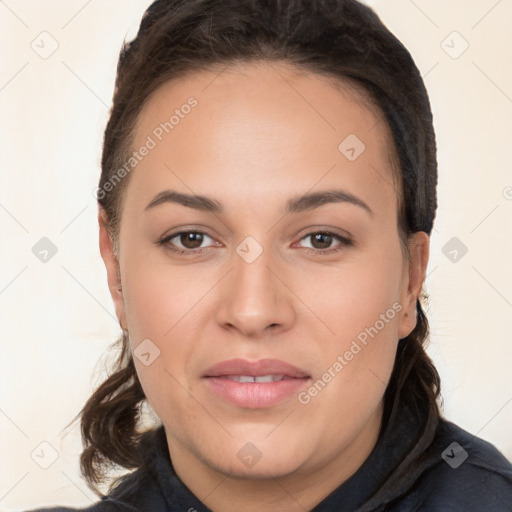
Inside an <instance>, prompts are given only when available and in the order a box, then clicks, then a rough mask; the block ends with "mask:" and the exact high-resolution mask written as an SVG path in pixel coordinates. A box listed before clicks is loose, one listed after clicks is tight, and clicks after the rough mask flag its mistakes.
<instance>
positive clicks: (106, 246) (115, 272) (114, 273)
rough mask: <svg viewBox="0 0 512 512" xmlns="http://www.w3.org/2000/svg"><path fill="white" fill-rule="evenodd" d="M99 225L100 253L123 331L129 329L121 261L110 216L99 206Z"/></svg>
mask: <svg viewBox="0 0 512 512" xmlns="http://www.w3.org/2000/svg"><path fill="white" fill-rule="evenodd" d="M98 224H99V228H100V239H99V242H100V253H101V258H102V259H103V263H105V268H106V269H107V279H108V288H109V290H110V295H111V296H112V300H113V301H114V307H115V310H116V316H117V319H118V321H119V325H120V326H121V329H127V322H126V315H125V310H124V301H123V292H122V288H121V272H120V267H119V261H118V259H117V257H116V255H115V254H114V245H113V240H112V237H111V236H110V232H109V229H108V215H107V212H106V211H105V209H104V208H102V207H101V206H99V209H98Z"/></svg>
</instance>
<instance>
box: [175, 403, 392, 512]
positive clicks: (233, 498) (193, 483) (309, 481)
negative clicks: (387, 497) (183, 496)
mask: <svg viewBox="0 0 512 512" xmlns="http://www.w3.org/2000/svg"><path fill="white" fill-rule="evenodd" d="M381 420H382V403H381V404H380V405H379V407H378V408H377V410H376V411H375V412H374V414H373V415H372V416H371V417H370V419H369V421H368V422H367V423H366V425H365V426H364V428H363V429H361V431H360V432H358V433H357V435H356V437H355V438H354V439H352V440H351V442H350V443H349V444H348V445H347V446H346V447H344V448H343V449H342V450H341V451H339V452H337V453H332V454H330V458H328V459H324V460H322V461H318V462H316V463H315V464H311V463H310V461H305V463H304V464H303V465H302V466H301V467H300V468H297V469H296V470H295V471H293V472H292V473H290V474H287V475H285V476H281V477H271V476H269V478H258V479H254V478H252V479H251V478H244V477H240V476H236V475H233V474H229V473H226V472H223V471H220V470H219V469H218V468H216V467H214V466H213V465H211V464H207V463H205V462H204V461H203V460H199V459H198V458H197V457H195V456H194V455H193V454H192V453H191V452H190V451H189V450H188V449H187V447H185V446H183V445H182V444H180V443H179V442H178V441H177V440H176V439H173V438H172V437H171V436H169V434H167V442H168V446H169V453H172V464H173V467H174V470H175V471H176V474H177V475H178V477H179V478H180V479H181V481H182V482H183V483H184V484H185V485H186V486H187V487H188V489H190V491H191V492H192V493H193V494H194V495H195V496H196V497H197V498H198V499H199V500H200V501H202V502H203V503H204V504H205V505H206V506H207V507H209V508H210V509H211V510H212V511H213V512H235V511H236V512H239V511H240V510H244V511H246V512H260V511H261V510H262V509H264V510H266V511H268V512H274V511H275V512H282V510H287V511H290V512H295V511H297V512H304V511H305V510H311V509H312V508H313V507H315V506H316V505H318V504H319V503H320V502H321V501H323V500H324V499H325V498H326V497H327V496H328V495H329V494H331V492H333V491H334V490H335V489H336V488H338V487H339V486H340V485H341V484H343V483H344V482H345V481H346V480H347V479H348V478H350V477H351V476H352V475H353V474H354V473H355V472H356V471H357V470H358V469H359V468H360V467H361V465H362V464H363V462H364V461H365V460H366V459H367V458H368V456H369V455H370V453H371V451H372V450H373V448H374V447H375V445H376V443H377V439H378V436H379V432H380V426H381Z"/></svg>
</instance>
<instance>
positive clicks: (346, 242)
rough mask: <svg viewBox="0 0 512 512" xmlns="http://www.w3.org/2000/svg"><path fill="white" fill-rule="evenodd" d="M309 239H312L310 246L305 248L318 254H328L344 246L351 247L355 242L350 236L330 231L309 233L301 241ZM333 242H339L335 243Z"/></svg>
mask: <svg viewBox="0 0 512 512" xmlns="http://www.w3.org/2000/svg"><path fill="white" fill-rule="evenodd" d="M308 239H309V240H311V242H310V246H309V247H307V246H306V247H304V249H306V251H308V252H313V253H314V254H318V255H327V254H331V253H333V252H337V251H341V250H342V249H343V248H344V247H349V246H351V245H352V244H353V242H352V240H350V239H349V238H347V237H344V236H341V235H338V234H336V233H330V232H329V231H315V232H312V233H309V234H308V235H306V236H305V237H303V238H302V239H301V242H302V241H306V240H308ZM333 242H338V243H337V244H333Z"/></svg>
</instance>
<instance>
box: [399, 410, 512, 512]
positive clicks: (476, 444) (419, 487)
mask: <svg viewBox="0 0 512 512" xmlns="http://www.w3.org/2000/svg"><path fill="white" fill-rule="evenodd" d="M428 457H429V463H428V464H426V469H425V471H424V472H423V473H422V474H421V476H420V477H419V478H418V480H417V481H416V482H415V484H414V486H413V489H412V492H411V493H410V495H409V497H408V499H407V500H406V501H407V502H408V505H407V507H411V506H412V505H414V507H420V509H421V510H424V511H425V512H430V511H432V512H434V511H438V510H443V512H455V511H460V510H464V511H465V512H473V511H474V512H476V511H479V512H480V511H483V510H485V511H486V512H506V511H508V512H510V511H511V510H512V464H511V462H510V461H509V460H507V459H506V458H505V456H504V455H503V454H502V453H501V452H500V451H499V450H498V449H497V448H496V447H495V446H494V445H492V444H491V443H489V442H487V441H485V440H483V439H481V438H479V437H477V436H475V435H473V434H470V433H469V432H467V431H466V430H464V429H462V428H461V427H459V426H457V425H456V424H454V423H452V422H450V421H447V420H446V419H443V418H442V419H441V420H440V423H439V427H438V430H437V434H436V437H435V439H434V441H433V443H432V445H431V447H430V449H429V453H428ZM403 510H405V509H403ZM408 510H411V508H408ZM412 510H416V508H413V509H412Z"/></svg>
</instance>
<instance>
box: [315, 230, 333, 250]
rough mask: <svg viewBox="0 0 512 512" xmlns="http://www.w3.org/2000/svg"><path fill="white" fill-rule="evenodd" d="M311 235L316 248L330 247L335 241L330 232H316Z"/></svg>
mask: <svg viewBox="0 0 512 512" xmlns="http://www.w3.org/2000/svg"><path fill="white" fill-rule="evenodd" d="M309 236H310V237H311V241H312V245H313V248H314V249H329V248H330V246H331V243H332V241H333V236H332V235H331V234H329V233H315V234H314V235H309Z"/></svg>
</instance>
